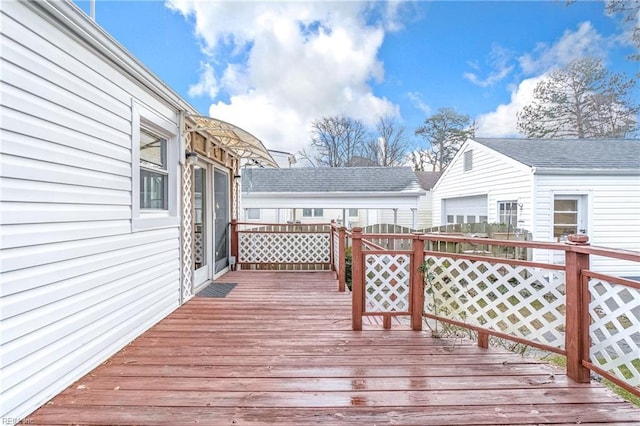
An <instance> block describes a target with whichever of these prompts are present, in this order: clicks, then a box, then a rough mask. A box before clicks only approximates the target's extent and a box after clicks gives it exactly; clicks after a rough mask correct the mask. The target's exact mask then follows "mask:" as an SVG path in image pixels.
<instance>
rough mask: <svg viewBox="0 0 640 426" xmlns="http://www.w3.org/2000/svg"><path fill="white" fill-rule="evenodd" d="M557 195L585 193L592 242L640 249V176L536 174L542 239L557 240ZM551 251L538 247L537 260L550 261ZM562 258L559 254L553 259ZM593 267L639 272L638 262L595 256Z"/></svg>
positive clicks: (537, 229)
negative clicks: (555, 234) (554, 215)
mask: <svg viewBox="0 0 640 426" xmlns="http://www.w3.org/2000/svg"><path fill="white" fill-rule="evenodd" d="M555 195H585V196H586V198H587V206H585V207H586V217H587V234H588V235H589V240H590V241H589V242H590V243H591V244H592V245H595V246H604V247H611V248H617V249H626V250H636V251H638V250H640V215H638V212H639V211H640V176H594V175H591V176H590V175H582V176H557V175H555V176H551V175H549V176H547V175H538V176H537V177H536V227H535V232H534V236H535V239H537V240H540V241H554V238H553V229H552V226H553V200H554V196H555ZM549 256H550V253H548V252H546V251H539V252H538V253H537V255H536V260H540V261H548V259H549ZM558 260H562V259H559V258H558V257H557V256H556V257H555V260H554V261H558ZM591 267H592V268H593V269H594V270H597V271H599V272H604V273H612V274H621V275H626V276H640V270H639V269H638V266H637V265H632V264H630V263H628V262H623V261H617V260H615V259H603V258H599V257H596V256H594V257H593V259H592V262H591Z"/></svg>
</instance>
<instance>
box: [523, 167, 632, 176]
mask: <svg viewBox="0 0 640 426" xmlns="http://www.w3.org/2000/svg"><path fill="white" fill-rule="evenodd" d="M532 170H533V174H537V175H563V176H568V175H574V176H576V175H578V176H584V175H589V176H594V175H597V176H638V175H640V169H576V168H559V167H549V168H539V167H532Z"/></svg>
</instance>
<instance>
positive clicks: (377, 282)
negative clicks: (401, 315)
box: [364, 254, 410, 312]
mask: <svg viewBox="0 0 640 426" xmlns="http://www.w3.org/2000/svg"><path fill="white" fill-rule="evenodd" d="M364 259H365V260H364V265H365V271H364V272H365V286H364V291H365V293H364V294H365V311H366V312H409V285H410V274H409V256H408V255H391V254H367V255H365V258H364Z"/></svg>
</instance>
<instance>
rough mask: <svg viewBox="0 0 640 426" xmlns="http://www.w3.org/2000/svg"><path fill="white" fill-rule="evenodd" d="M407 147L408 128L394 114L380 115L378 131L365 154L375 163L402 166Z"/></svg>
mask: <svg viewBox="0 0 640 426" xmlns="http://www.w3.org/2000/svg"><path fill="white" fill-rule="evenodd" d="M407 148H408V142H407V137H406V128H405V127H404V126H402V125H399V124H398V123H397V121H396V120H395V118H393V117H392V116H384V117H378V122H377V123H376V132H375V133H374V135H373V137H371V138H370V139H369V141H368V142H367V144H366V146H365V153H366V155H365V156H366V157H367V158H369V159H370V160H372V162H373V164H374V165H378V166H383V167H391V166H400V165H401V164H402V163H404V160H405V157H406V154H407Z"/></svg>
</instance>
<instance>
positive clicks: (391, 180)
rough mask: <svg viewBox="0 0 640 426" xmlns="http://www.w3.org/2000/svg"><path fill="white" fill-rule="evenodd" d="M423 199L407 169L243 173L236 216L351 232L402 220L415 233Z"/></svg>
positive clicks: (413, 176) (283, 170)
mask: <svg viewBox="0 0 640 426" xmlns="http://www.w3.org/2000/svg"><path fill="white" fill-rule="evenodd" d="M425 195H426V191H424V190H423V189H422V187H421V185H420V182H419V181H418V178H417V177H416V175H415V174H414V172H413V171H412V170H411V168H409V167H323V168H320V167H318V168H289V169H264V168H245V169H244V170H243V173H242V197H241V203H242V214H241V215H240V216H241V218H242V220H246V221H252V222H262V223H287V222H292V221H296V222H297V221H299V222H302V223H327V222H329V221H331V220H336V222H338V223H345V224H346V225H347V226H349V227H352V226H366V225H369V224H376V223H381V222H380V221H381V220H385V219H386V220H388V222H386V223H397V224H401V223H400V221H399V218H401V217H402V218H404V219H405V221H404V223H402V224H405V223H406V226H408V227H412V228H416V226H417V225H418V219H419V214H418V208H419V207H420V200H421V198H422V197H425ZM381 212H382V213H381ZM385 215H386V216H385ZM394 220H395V222H394Z"/></svg>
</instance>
